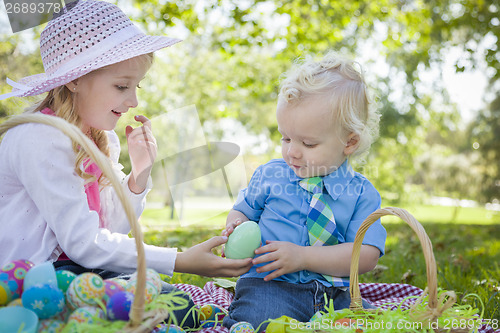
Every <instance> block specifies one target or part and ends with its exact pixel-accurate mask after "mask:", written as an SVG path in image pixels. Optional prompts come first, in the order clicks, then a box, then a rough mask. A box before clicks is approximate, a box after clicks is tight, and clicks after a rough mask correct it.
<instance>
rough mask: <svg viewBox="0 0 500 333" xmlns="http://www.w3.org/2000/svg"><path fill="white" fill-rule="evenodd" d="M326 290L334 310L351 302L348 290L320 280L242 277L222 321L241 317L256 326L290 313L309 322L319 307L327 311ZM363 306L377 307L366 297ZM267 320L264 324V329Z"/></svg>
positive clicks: (225, 324)
mask: <svg viewBox="0 0 500 333" xmlns="http://www.w3.org/2000/svg"><path fill="white" fill-rule="evenodd" d="M325 293H326V296H327V297H328V299H329V300H330V299H331V300H333V306H334V308H335V310H340V309H344V308H348V307H349V305H350V303H351V296H350V294H349V290H345V291H344V290H341V289H340V288H336V287H325V286H324V285H322V284H321V283H319V282H317V281H313V282H310V283H305V284H295V283H289V282H284V281H274V280H273V281H267V282H266V281H264V280H263V279H260V278H241V279H239V280H238V282H237V283H236V296H235V299H234V301H233V302H232V303H231V306H230V307H229V315H227V316H226V317H224V321H223V325H224V326H225V327H228V328H230V327H231V326H232V325H233V324H235V323H237V322H240V321H247V322H249V323H250V324H252V326H253V327H254V328H255V329H256V330H257V327H258V326H259V325H260V324H261V323H262V322H264V321H266V320H268V319H275V318H279V317H281V316H284V315H286V316H288V317H291V318H294V319H296V320H298V321H301V322H308V321H309V319H311V317H312V316H313V315H314V314H315V313H316V312H318V311H324V310H325V305H326V306H327V305H328V304H325ZM363 307H365V308H375V307H374V306H373V305H371V304H369V303H368V302H366V301H365V300H363ZM267 325H268V323H265V324H263V325H262V326H261V327H260V329H259V331H263V330H264V329H265V328H266V327H267Z"/></svg>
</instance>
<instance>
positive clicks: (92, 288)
mask: <svg viewBox="0 0 500 333" xmlns="http://www.w3.org/2000/svg"><path fill="white" fill-rule="evenodd" d="M104 295H105V286H104V280H103V279H102V278H101V277H100V276H99V275H97V274H95V273H83V274H80V275H78V276H77V277H76V278H75V279H74V280H73V281H71V283H70V285H69V287H68V290H67V291H66V302H67V303H68V306H69V308H70V309H72V310H74V309H77V308H79V307H82V306H97V305H98V303H97V302H96V300H102V299H103V297H104Z"/></svg>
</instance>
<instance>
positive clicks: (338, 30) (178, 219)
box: [0, 0, 500, 318]
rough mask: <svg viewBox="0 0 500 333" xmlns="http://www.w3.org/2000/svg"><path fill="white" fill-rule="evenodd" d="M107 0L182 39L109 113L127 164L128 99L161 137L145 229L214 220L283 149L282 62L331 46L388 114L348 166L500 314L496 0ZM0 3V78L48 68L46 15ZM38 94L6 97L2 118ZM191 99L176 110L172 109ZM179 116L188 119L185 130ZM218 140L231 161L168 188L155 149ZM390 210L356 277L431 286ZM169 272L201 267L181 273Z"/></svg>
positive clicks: (189, 234)
mask: <svg viewBox="0 0 500 333" xmlns="http://www.w3.org/2000/svg"><path fill="white" fill-rule="evenodd" d="M113 2H114V3H116V4H118V5H119V6H120V7H121V8H122V9H123V10H124V11H125V12H126V13H127V14H128V15H129V16H130V17H131V18H132V20H133V21H135V22H136V23H137V24H139V25H140V26H141V27H142V28H143V30H145V31H147V32H148V33H150V34H167V35H169V36H173V37H179V38H181V39H184V41H183V42H182V43H180V44H177V45H175V46H173V47H171V48H168V49H166V50H162V51H159V52H157V53H156V56H155V63H154V65H153V68H152V70H151V71H150V72H149V73H148V75H147V77H146V79H145V80H144V81H143V82H142V83H141V89H140V90H139V99H140V103H139V107H138V109H137V111H133V112H131V113H129V114H128V115H127V116H126V117H125V119H123V120H122V121H121V123H119V125H118V127H117V129H116V131H117V133H118V134H119V136H120V137H121V139H122V146H123V152H122V157H123V159H122V163H123V165H124V166H125V170H128V169H129V168H130V166H129V162H128V160H127V154H126V141H125V138H124V136H125V135H124V133H125V130H124V128H125V126H126V125H128V124H133V119H132V116H133V115H132V113H134V114H135V113H142V114H145V115H147V116H148V117H151V118H152V119H153V120H155V119H156V120H157V121H156V122H155V121H153V127H154V130H155V134H156V136H157V137H158V139H159V141H161V142H162V143H164V148H163V152H162V154H161V156H160V158H159V160H158V163H157V165H156V167H155V174H154V182H155V190H154V191H152V192H151V194H150V195H149V203H148V206H147V209H146V211H145V213H144V215H143V216H142V218H141V222H142V223H143V225H144V226H145V228H146V240H147V242H149V243H152V244H157V245H166V246H176V247H179V248H180V249H185V248H187V247H189V246H191V245H193V244H195V243H197V242H199V241H202V240H205V239H207V238H209V237H211V236H213V235H216V234H219V233H220V230H221V229H222V227H223V225H224V223H225V216H226V214H227V212H228V210H229V209H230V207H231V204H232V202H233V200H234V197H235V195H236V194H237V190H238V189H239V188H242V187H244V186H245V185H246V181H248V180H249V177H250V176H251V174H252V172H253V171H254V170H255V168H256V167H257V166H258V165H259V164H262V163H264V162H266V161H268V160H269V159H271V158H278V157H280V153H279V144H280V135H279V133H278V131H277V124H276V120H275V113H274V112H275V105H276V98H277V93H278V85H279V79H280V74H281V73H283V72H284V71H286V70H287V69H288V68H289V67H290V65H291V63H292V62H293V61H294V60H295V59H297V58H299V57H304V56H307V55H312V56H318V55H321V54H323V53H324V52H327V51H328V50H335V51H337V52H339V53H341V54H343V55H346V56H348V57H352V58H355V59H356V60H357V61H358V62H359V63H360V64H361V65H362V67H363V68H364V70H365V72H366V78H367V81H368V83H369V85H370V88H371V89H372V92H373V97H374V106H375V107H377V108H378V109H379V110H380V111H381V114H382V118H381V127H380V137H379V139H378V140H377V142H376V143H375V144H374V145H373V147H372V149H371V152H370V155H369V156H368V157H367V159H366V163H365V164H360V163H357V164H356V163H355V167H356V169H357V170H358V171H360V172H362V173H364V174H365V175H366V176H367V177H368V178H369V179H370V180H371V182H372V183H373V184H374V185H375V186H376V188H377V189H378V190H379V191H380V193H381V195H382V206H398V207H402V208H405V209H407V210H408V211H410V212H411V213H412V214H413V215H414V216H415V217H417V219H418V220H419V221H420V222H422V224H423V225H424V227H425V228H426V230H427V232H428V234H429V236H430V237H431V240H432V241H433V244H434V247H435V252H436V257H437V260H438V271H439V279H440V280H439V285H440V286H441V287H442V288H445V289H451V290H455V291H457V293H459V295H460V296H461V298H463V297H464V296H465V295H467V294H470V293H475V294H477V295H478V296H479V298H477V299H476V298H467V299H466V300H463V299H461V301H464V302H470V303H471V304H474V305H475V306H476V307H479V308H481V307H482V305H481V303H482V304H483V305H484V306H485V308H486V316H487V317H489V318H499V317H500V301H499V298H500V297H499V292H500V284H499V279H500V274H499V273H500V267H499V262H500V240H499V235H500V201H499V200H500V163H499V161H500V53H499V46H500V19H499V15H500V14H499V12H500V1H499V0H440V1H435V0H431V1H421V0H405V1H396V0H382V1H376V2H375V1H368V0H357V1H338V0H290V1H283V0H266V1H260V0H240V1H238V0H200V1H196V0H185V1H168V0H147V1H146V0H118V1H113ZM0 12H1V16H0V24H1V28H2V30H0V94H1V93H6V92H8V91H10V87H9V86H8V85H7V84H6V83H5V80H6V77H9V78H11V79H13V80H14V81H16V80H18V79H20V78H21V77H23V76H26V75H32V74H36V73H40V72H43V66H42V63H41V59H40V54H39V50H38V36H39V33H40V31H41V30H42V28H43V27H36V28H34V29H30V30H26V31H23V32H20V33H16V34H12V33H11V31H10V28H9V24H8V20H7V16H6V15H5V7H3V5H0ZM36 100H37V99H36V98H34V99H21V98H11V99H9V100H6V101H2V102H0V122H1V121H2V120H3V119H5V118H6V117H8V116H11V115H14V114H19V113H21V112H22V111H23V109H24V108H25V107H26V106H28V105H30V103H32V102H34V101H36ZM186 107H187V108H188V109H189V110H190V112H189V113H185V114H190V115H191V116H190V118H189V119H187V120H185V122H184V120H182V119H183V118H182V117H181V116H177V115H178V114H179V113H175V112H178V111H182V110H185V109H186ZM173 114H175V115H176V116H169V115H173ZM180 114H182V112H181V113H180ZM169 117H170V118H169ZM169 121H171V123H169ZM187 123H190V124H191V123H192V124H193V126H194V127H192V128H191V127H190V128H189V130H186V127H185V126H184V127H185V128H184V131H183V124H187ZM174 128H175V130H174ZM219 141H225V142H232V143H235V144H236V145H237V146H238V147H239V151H238V152H236V154H235V156H236V155H237V157H236V158H235V159H234V160H232V159H231V160H232V161H228V163H227V165H226V166H227V167H230V166H231V165H232V170H237V171H236V172H233V171H228V170H226V169H225V167H224V166H218V167H217V168H215V169H217V170H215V169H213V170H212V169H211V170H210V172H211V173H210V175H209V174H208V173H207V172H206V173H207V174H206V175H204V176H201V177H196V179H192V180H193V182H191V183H190V185H189V187H188V188H184V189H181V190H175V191H174V190H173V186H172V184H169V176H168V175H167V172H166V171H167V170H169V168H168V167H167V166H166V163H165V159H164V158H167V157H168V156H169V155H174V156H179V155H175V154H180V153H182V152H183V151H186V150H187V149H193V148H196V147H199V146H207V147H210V146H211V145H210V143H214V142H219ZM212 146H213V145H212ZM165 147H166V148H165ZM169 152H170V153H169ZM177 163H178V164H176V165H174V166H173V168H170V169H173V170H177V171H178V170H184V171H186V170H188V173H189V172H192V174H193V175H194V174H199V172H195V171H193V170H195V169H196V165H189V167H185V166H183V164H179V160H177ZM207 163H210V161H208V162H207ZM198 164H203V161H201V162H199V163H198ZM200 167H203V165H200ZM189 170H191V171H189ZM238 170H239V171H238ZM212 171H213V172H212ZM192 178H195V177H194V176H193V177H192ZM170 179H171V178H170ZM171 182H172V181H171V180H170V183H171ZM179 191H180V192H179ZM179 193H180V194H179ZM384 221H385V220H383V222H384ZM386 226H387V229H388V234H389V238H388V242H387V255H386V256H385V257H383V258H382V259H381V260H380V265H379V267H378V268H377V270H376V271H374V272H373V273H370V274H367V275H365V276H364V277H363V278H364V279H365V280H366V281H377V282H403V283H411V284H414V285H417V286H419V287H422V288H423V287H425V284H426V280H425V264H424V263H423V258H422V255H421V251H420V249H419V243H418V241H417V240H416V239H415V238H414V237H413V235H412V234H411V231H410V230H408V229H409V228H408V227H407V226H405V225H403V224H401V223H400V222H399V221H397V220H395V219H390V218H388V219H387V220H386ZM171 281H172V282H188V283H194V284H199V285H202V284H203V283H204V281H206V280H204V279H203V278H199V277H193V276H187V275H182V274H175V275H174V277H173V279H172V280H171ZM478 299H480V301H479V300H478Z"/></svg>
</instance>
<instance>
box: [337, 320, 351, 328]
mask: <svg viewBox="0 0 500 333" xmlns="http://www.w3.org/2000/svg"><path fill="white" fill-rule="evenodd" d="M335 327H339V328H355V327H356V320H354V319H349V318H340V319H338V320H335Z"/></svg>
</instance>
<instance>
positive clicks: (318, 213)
mask: <svg viewBox="0 0 500 333" xmlns="http://www.w3.org/2000/svg"><path fill="white" fill-rule="evenodd" d="M299 184H300V186H301V187H302V188H304V189H305V190H307V191H308V192H310V193H311V194H312V198H311V203H310V204H309V211H308V213H307V224H306V225H307V230H308V231H309V243H310V244H311V246H323V245H335V244H338V242H339V241H338V236H337V235H338V231H337V224H336V223H335V217H334V216H333V211H332V209H331V208H330V207H329V206H328V204H327V203H326V201H325V198H324V195H323V180H322V179H321V177H312V178H306V179H303V180H301V181H300V182H299ZM323 277H324V278H325V279H326V280H327V281H328V282H330V283H331V284H332V285H333V286H335V287H347V286H349V278H339V277H334V276H330V275H325V274H323Z"/></svg>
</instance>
